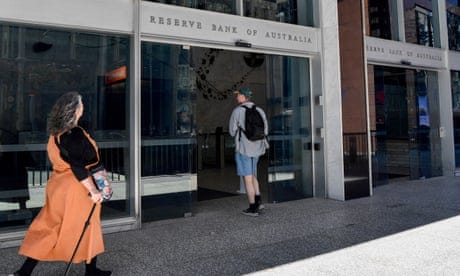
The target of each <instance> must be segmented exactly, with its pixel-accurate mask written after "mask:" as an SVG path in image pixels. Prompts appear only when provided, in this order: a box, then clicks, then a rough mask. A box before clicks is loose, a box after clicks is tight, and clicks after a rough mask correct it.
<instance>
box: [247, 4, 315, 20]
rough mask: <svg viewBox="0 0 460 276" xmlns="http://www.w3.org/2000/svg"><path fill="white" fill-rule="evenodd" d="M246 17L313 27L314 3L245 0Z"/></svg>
mask: <svg viewBox="0 0 460 276" xmlns="http://www.w3.org/2000/svg"><path fill="white" fill-rule="evenodd" d="M243 11H244V16H248V17H254V18H259V19H265V20H270V21H277V22H284V23H290V24H296V25H302V26H313V25H314V18H313V5H312V1H309V0H307V1H305V0H301V1H299V0H278V1H264V0H244V2H243Z"/></svg>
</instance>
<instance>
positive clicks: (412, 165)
mask: <svg viewBox="0 0 460 276" xmlns="http://www.w3.org/2000/svg"><path fill="white" fill-rule="evenodd" d="M368 71H369V78H370V79H371V81H369V86H370V87H369V100H370V101H372V103H370V107H371V112H370V113H371V114H372V116H371V118H370V123H371V132H372V173H373V183H374V185H379V184H384V183H387V182H388V180H389V179H391V178H399V177H408V178H409V179H419V178H429V177H433V176H440V175H442V163H441V142H440V137H439V133H438V130H439V127H440V115H439V98H438V97H439V92H438V81H437V73H436V72H431V71H425V70H413V69H402V68H394V67H384V66H372V65H370V66H369V68H368Z"/></svg>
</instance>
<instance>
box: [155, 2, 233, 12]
mask: <svg viewBox="0 0 460 276" xmlns="http://www.w3.org/2000/svg"><path fill="white" fill-rule="evenodd" d="M148 1H150V2H157V3H163V4H169V5H176V6H182V7H187V8H193V9H199V10H208V11H215V12H222V13H229V14H236V1H238V0H148Z"/></svg>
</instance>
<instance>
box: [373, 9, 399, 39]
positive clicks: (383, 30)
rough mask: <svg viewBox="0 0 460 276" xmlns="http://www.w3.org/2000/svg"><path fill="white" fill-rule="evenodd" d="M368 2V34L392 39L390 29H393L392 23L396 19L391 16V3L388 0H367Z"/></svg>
mask: <svg viewBox="0 0 460 276" xmlns="http://www.w3.org/2000/svg"><path fill="white" fill-rule="evenodd" d="M368 3H369V4H368V5H369V7H368V13H369V28H368V35H369V36H373V37H379V38H383V39H394V38H393V36H392V30H394V27H393V26H392V24H394V23H393V22H396V20H394V18H392V14H393V9H394V6H392V5H391V2H390V0H369V2H368Z"/></svg>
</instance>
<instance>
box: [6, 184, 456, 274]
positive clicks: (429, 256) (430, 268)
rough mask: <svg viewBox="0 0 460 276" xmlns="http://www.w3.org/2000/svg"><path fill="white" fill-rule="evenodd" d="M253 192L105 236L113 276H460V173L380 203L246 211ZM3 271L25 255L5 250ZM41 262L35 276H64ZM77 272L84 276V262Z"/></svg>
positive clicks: (389, 193) (58, 266) (391, 191)
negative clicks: (250, 214)
mask: <svg viewBox="0 0 460 276" xmlns="http://www.w3.org/2000/svg"><path fill="white" fill-rule="evenodd" d="M245 207H246V198H245V196H244V195H241V196H236V197H227V198H222V199H217V200H211V201H203V202H199V203H198V204H197V206H196V208H195V210H194V216H192V217H188V218H180V219H171V220H163V221H157V222H151V223H145V224H143V227H142V229H140V230H135V231H128V232H121V233H114V234H106V235H105V245H106V252H105V253H104V254H103V255H101V256H100V257H99V258H98V263H99V266H100V267H101V268H104V269H107V268H110V269H112V270H113V275H162V276H163V275H245V274H249V275H257V276H259V275H347V276H348V275H379V276H380V275H460V235H459V232H460V231H459V230H460V216H459V215H460V177H454V176H452V177H436V178H431V179H425V180H416V181H400V182H393V183H391V184H388V185H384V186H380V187H377V188H375V189H374V195H373V196H372V197H367V198H360V199H355V200H350V201H345V202H340V201H335V200H326V199H304V200H297V201H291V202H284V203H277V204H266V210H265V211H264V212H263V214H262V215H261V216H259V217H255V218H254V217H247V216H244V215H242V214H241V210H242V209H243V208H245ZM0 254H1V255H2V261H1V262H0V275H7V274H8V273H11V272H14V271H15V270H16V269H17V268H18V267H19V266H20V264H21V263H22V261H23V260H24V258H23V257H22V256H18V255H17V248H8V249H1V250H0ZM64 270H65V264H64V263H58V262H50V263H44V262H43V263H39V264H38V266H37V268H36V269H35V274H34V275H62V273H63V272H64ZM71 275H84V266H83V264H77V265H74V266H73V269H72V273H71Z"/></svg>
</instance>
